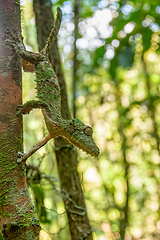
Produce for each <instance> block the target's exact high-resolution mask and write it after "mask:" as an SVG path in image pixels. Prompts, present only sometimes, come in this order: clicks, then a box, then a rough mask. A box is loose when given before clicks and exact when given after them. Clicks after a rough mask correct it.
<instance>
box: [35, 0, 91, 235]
mask: <svg viewBox="0 0 160 240" xmlns="http://www.w3.org/2000/svg"><path fill="white" fill-rule="evenodd" d="M33 6H34V11H35V15H36V26H37V38H38V43H39V50H41V49H42V48H43V47H44V46H45V43H46V39H47V37H48V36H49V32H50V30H51V27H52V26H53V23H54V18H53V13H52V3H51V1H50V0H34V1H33ZM50 61H51V63H52V66H53V68H54V70H55V72H56V75H57V77H58V80H59V84H60V88H61V98H62V99H61V103H62V109H61V111H62V116H63V118H65V119H70V118H71V115H70V111H69V108H68V101H67V94H66V85H65V81H64V76H63V71H62V67H61V60H60V55H59V51H58V47H57V41H55V42H54V43H53V44H52V48H51V51H50ZM55 146H56V158H57V165H58V171H59V177H60V182H61V193H62V197H63V201H64V204H65V208H66V212H67V215H68V221H69V228H70V233H71V238H72V239H73V240H80V239H86V240H92V229H91V226H90V224H89V220H88V216H87V212H86V207H85V202H84V196H83V191H82V187H81V182H80V177H79V174H78V171H77V164H78V162H77V154H76V150H75V148H74V147H73V146H71V145H70V144H69V143H68V142H67V140H65V139H63V138H58V139H55Z"/></svg>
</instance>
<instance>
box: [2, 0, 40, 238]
mask: <svg viewBox="0 0 160 240" xmlns="http://www.w3.org/2000/svg"><path fill="white" fill-rule="evenodd" d="M0 23H1V24H0V33H1V34H0V56H1V59H0V61H1V62H0V229H1V231H2V234H3V239H4V240H5V239H6V240H10V239H11V240H13V239H14V240H16V239H17V240H19V239H26V240H28V239H38V238H39V237H38V236H39V222H38V220H37V216H36V214H35V213H34V210H33V206H32V203H31V201H30V199H29V194H28V190H27V185H26V178H25V166H24V164H20V165H18V164H17V152H18V151H23V129H22V127H23V126H22V118H21V117H20V118H18V117H16V106H17V105H20V104H21V103H22V76H21V59H20V58H19V56H17V54H16V53H15V51H14V49H13V48H12V46H9V45H6V44H5V33H6V29H7V28H9V29H10V30H11V31H12V32H13V33H14V32H15V31H16V32H20V6H19V3H18V1H16V0H1V1H0Z"/></svg>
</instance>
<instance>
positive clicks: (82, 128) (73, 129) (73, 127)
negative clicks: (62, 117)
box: [63, 119, 99, 157]
mask: <svg viewBox="0 0 160 240" xmlns="http://www.w3.org/2000/svg"><path fill="white" fill-rule="evenodd" d="M63 129H64V130H65V133H64V135H63V136H64V137H66V138H67V139H68V141H69V142H70V143H71V144H72V145H74V146H76V147H78V148H79V149H82V150H83V151H85V152H86V153H88V154H90V155H91V156H94V157H98V155H99V148H98V147H97V145H96V144H95V142H94V140H93V137H92V133H93V130H92V128H91V127H89V126H87V125H84V124H83V122H81V121H80V120H79V119H72V120H66V122H65V124H64V127H63Z"/></svg>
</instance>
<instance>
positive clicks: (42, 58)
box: [6, 8, 99, 162]
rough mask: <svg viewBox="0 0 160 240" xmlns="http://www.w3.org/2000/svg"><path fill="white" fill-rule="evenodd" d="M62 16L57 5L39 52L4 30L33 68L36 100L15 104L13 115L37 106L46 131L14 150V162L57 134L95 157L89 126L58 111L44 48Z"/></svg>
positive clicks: (56, 89) (56, 86)
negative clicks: (34, 141)
mask: <svg viewBox="0 0 160 240" xmlns="http://www.w3.org/2000/svg"><path fill="white" fill-rule="evenodd" d="M61 20H62V11H61V9H60V8H57V17H56V21H55V24H54V26H53V28H52V29H51V32H50V34H49V37H48V39H47V42H46V46H45V47H44V48H43V49H42V50H41V51H40V52H39V53H33V52H30V51H27V50H26V48H25V46H24V44H23V40H22V36H15V35H14V34H12V32H11V31H10V30H9V29H8V30H7V31H6V35H7V37H6V43H7V44H10V45H11V46H12V47H13V48H14V49H15V51H16V53H17V54H18V55H19V56H20V57H21V58H22V61H25V63H28V65H31V67H29V69H32V70H33V69H34V71H35V75H36V77H35V83H36V87H35V89H36V92H37V94H36V100H30V101H27V102H26V103H24V104H23V105H18V106H17V116H20V115H21V114H29V113H30V111H31V110H33V109H37V108H39V109H41V111H42V114H43V117H44V120H45V124H46V126H47V130H48V135H47V136H46V137H45V138H44V139H43V140H42V141H41V142H39V143H38V144H37V145H35V146H34V147H33V148H32V149H31V150H30V151H28V152H27V153H21V152H19V153H18V160H17V162H22V161H25V160H27V158H28V157H30V156H31V155H32V154H33V153H35V152H36V151H37V150H38V149H39V148H41V147H42V146H44V145H45V144H46V143H47V142H48V141H49V140H50V139H52V138H57V137H64V138H66V139H67V140H68V141H69V142H70V143H71V144H72V145H74V146H76V147H78V148H79V149H82V150H83V151H85V152H86V153H87V154H89V155H91V156H93V157H98V155H99V148H98V147H97V145H96V143H95V142H94V139H93V137H92V134H93V130H92V128H91V127H90V126H88V125H85V124H84V123H83V122H82V121H81V120H79V119H77V118H74V119H64V118H63V117H62V114H61V92H60V86H59V83H58V78H57V76H56V73H55V71H54V69H53V67H52V65H51V63H50V61H49V57H48V52H49V48H50V45H51V43H52V42H53V41H54V40H55V38H56V37H57V34H58V31H59V29H60V25H61Z"/></svg>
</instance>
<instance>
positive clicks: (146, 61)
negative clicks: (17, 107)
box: [22, 0, 160, 240]
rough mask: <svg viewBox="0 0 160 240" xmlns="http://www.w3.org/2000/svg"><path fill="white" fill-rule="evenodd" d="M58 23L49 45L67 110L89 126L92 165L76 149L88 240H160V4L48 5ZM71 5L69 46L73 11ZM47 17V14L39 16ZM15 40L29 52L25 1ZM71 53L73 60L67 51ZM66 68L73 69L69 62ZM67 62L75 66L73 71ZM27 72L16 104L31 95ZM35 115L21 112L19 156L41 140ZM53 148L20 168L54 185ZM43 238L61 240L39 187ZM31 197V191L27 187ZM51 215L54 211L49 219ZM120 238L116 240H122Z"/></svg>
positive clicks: (31, 26) (31, 20) (55, 206)
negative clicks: (94, 154) (29, 167)
mask: <svg viewBox="0 0 160 240" xmlns="http://www.w3.org/2000/svg"><path fill="white" fill-rule="evenodd" d="M52 3H53V12H54V13H55V12H56V7H61V9H62V12H63V21H62V25H61V29H60V32H59V36H58V44H59V49H60V53H61V60H62V64H63V70H64V74H65V79H66V84H67V90H68V98H69V104H70V108H71V109H72V112H73V109H74V115H75V114H76V116H77V118H79V119H81V120H82V121H83V122H85V123H86V124H88V125H90V126H92V127H93V130H94V139H95V142H96V143H97V145H98V146H99V148H100V151H101V153H100V156H99V158H98V159H95V158H91V157H89V156H88V155H86V154H85V153H83V152H82V151H78V161H79V164H78V171H79V173H80V176H81V179H82V186H83V189H84V194H85V203H86V206H87V212H88V215H89V220H90V224H91V225H92V227H93V230H94V235H93V237H94V239H97V240H105V239H108V240H109V239H120V238H121V239H126V240H130V239H145V240H149V239H154V240H158V239H159V238H160V209H159V204H160V200H159V195H160V177H159V176H160V148H159V134H160V133H159V128H160V103H159V95H160V84H159V83H160V62H159V60H160V50H159V42H160V36H159V35H160V27H159V22H160V5H158V4H159V1H158V0H157V1H156V0H154V1H147V0H144V1H139V0H134V1H118V0H117V1H107V0H101V1H96V0H86V1H77V2H76V1H63V0H59V1H58V0H57V1H52ZM75 4H78V5H79V6H78V12H79V13H78V15H77V16H78V32H79V33H78V35H77V39H76V44H75V29H76V28H75V18H74V7H75ZM46 18H47V16H46ZM22 34H23V36H24V43H25V45H26V47H27V49H28V50H32V51H38V44H37V38H36V27H35V17H34V12H33V8H32V1H30V0H25V1H23V2H22ZM75 49H76V54H77V55H76V59H75V58H74V51H75ZM75 62H76V64H75ZM75 65H76V67H75ZM34 77H35V76H34V74H31V73H25V72H23V79H24V80H23V101H24V102H26V101H27V100H29V99H33V98H35V89H34V87H35V83H34ZM46 132H47V131H46V128H45V124H44V122H43V120H42V116H41V112H40V111H39V110H36V111H33V112H31V113H30V114H29V116H24V146H25V152H26V151H27V150H29V149H30V147H31V146H33V145H34V144H35V143H36V142H37V140H39V141H40V140H41V139H42V138H43V136H44V135H45V134H46ZM53 152H54V149H53V145H52V144H51V143H48V144H47V145H46V147H45V148H42V149H40V150H39V151H38V152H37V153H36V154H34V155H33V157H31V158H30V159H29V160H28V162H29V163H33V164H34V165H36V164H37V165H38V164H39V162H40V163H41V164H40V169H41V172H44V173H45V174H48V175H52V176H53V177H54V182H55V185H56V186H57V188H58V186H59V184H58V173H57V168H56V161H55V160H53V156H54V155H53V154H52V153H53ZM41 187H42V188H43V191H44V193H43V194H42V195H43V198H44V199H43V201H44V206H45V208H46V211H47V220H46V222H45V223H42V230H41V237H42V236H43V238H42V239H45V240H50V239H55V240H56V239H57V240H58V239H59V240H65V239H66V236H67V239H69V230H68V227H67V217H66V214H65V213H64V212H65V209H64V205H63V202H62V198H61V196H60V195H59V194H56V192H55V191H54V190H53V187H52V186H51V185H49V184H48V183H47V184H45V185H41ZM31 194H33V195H34V191H33V189H31ZM57 213H58V215H57ZM122 236H123V237H124V238H123V237H122Z"/></svg>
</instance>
